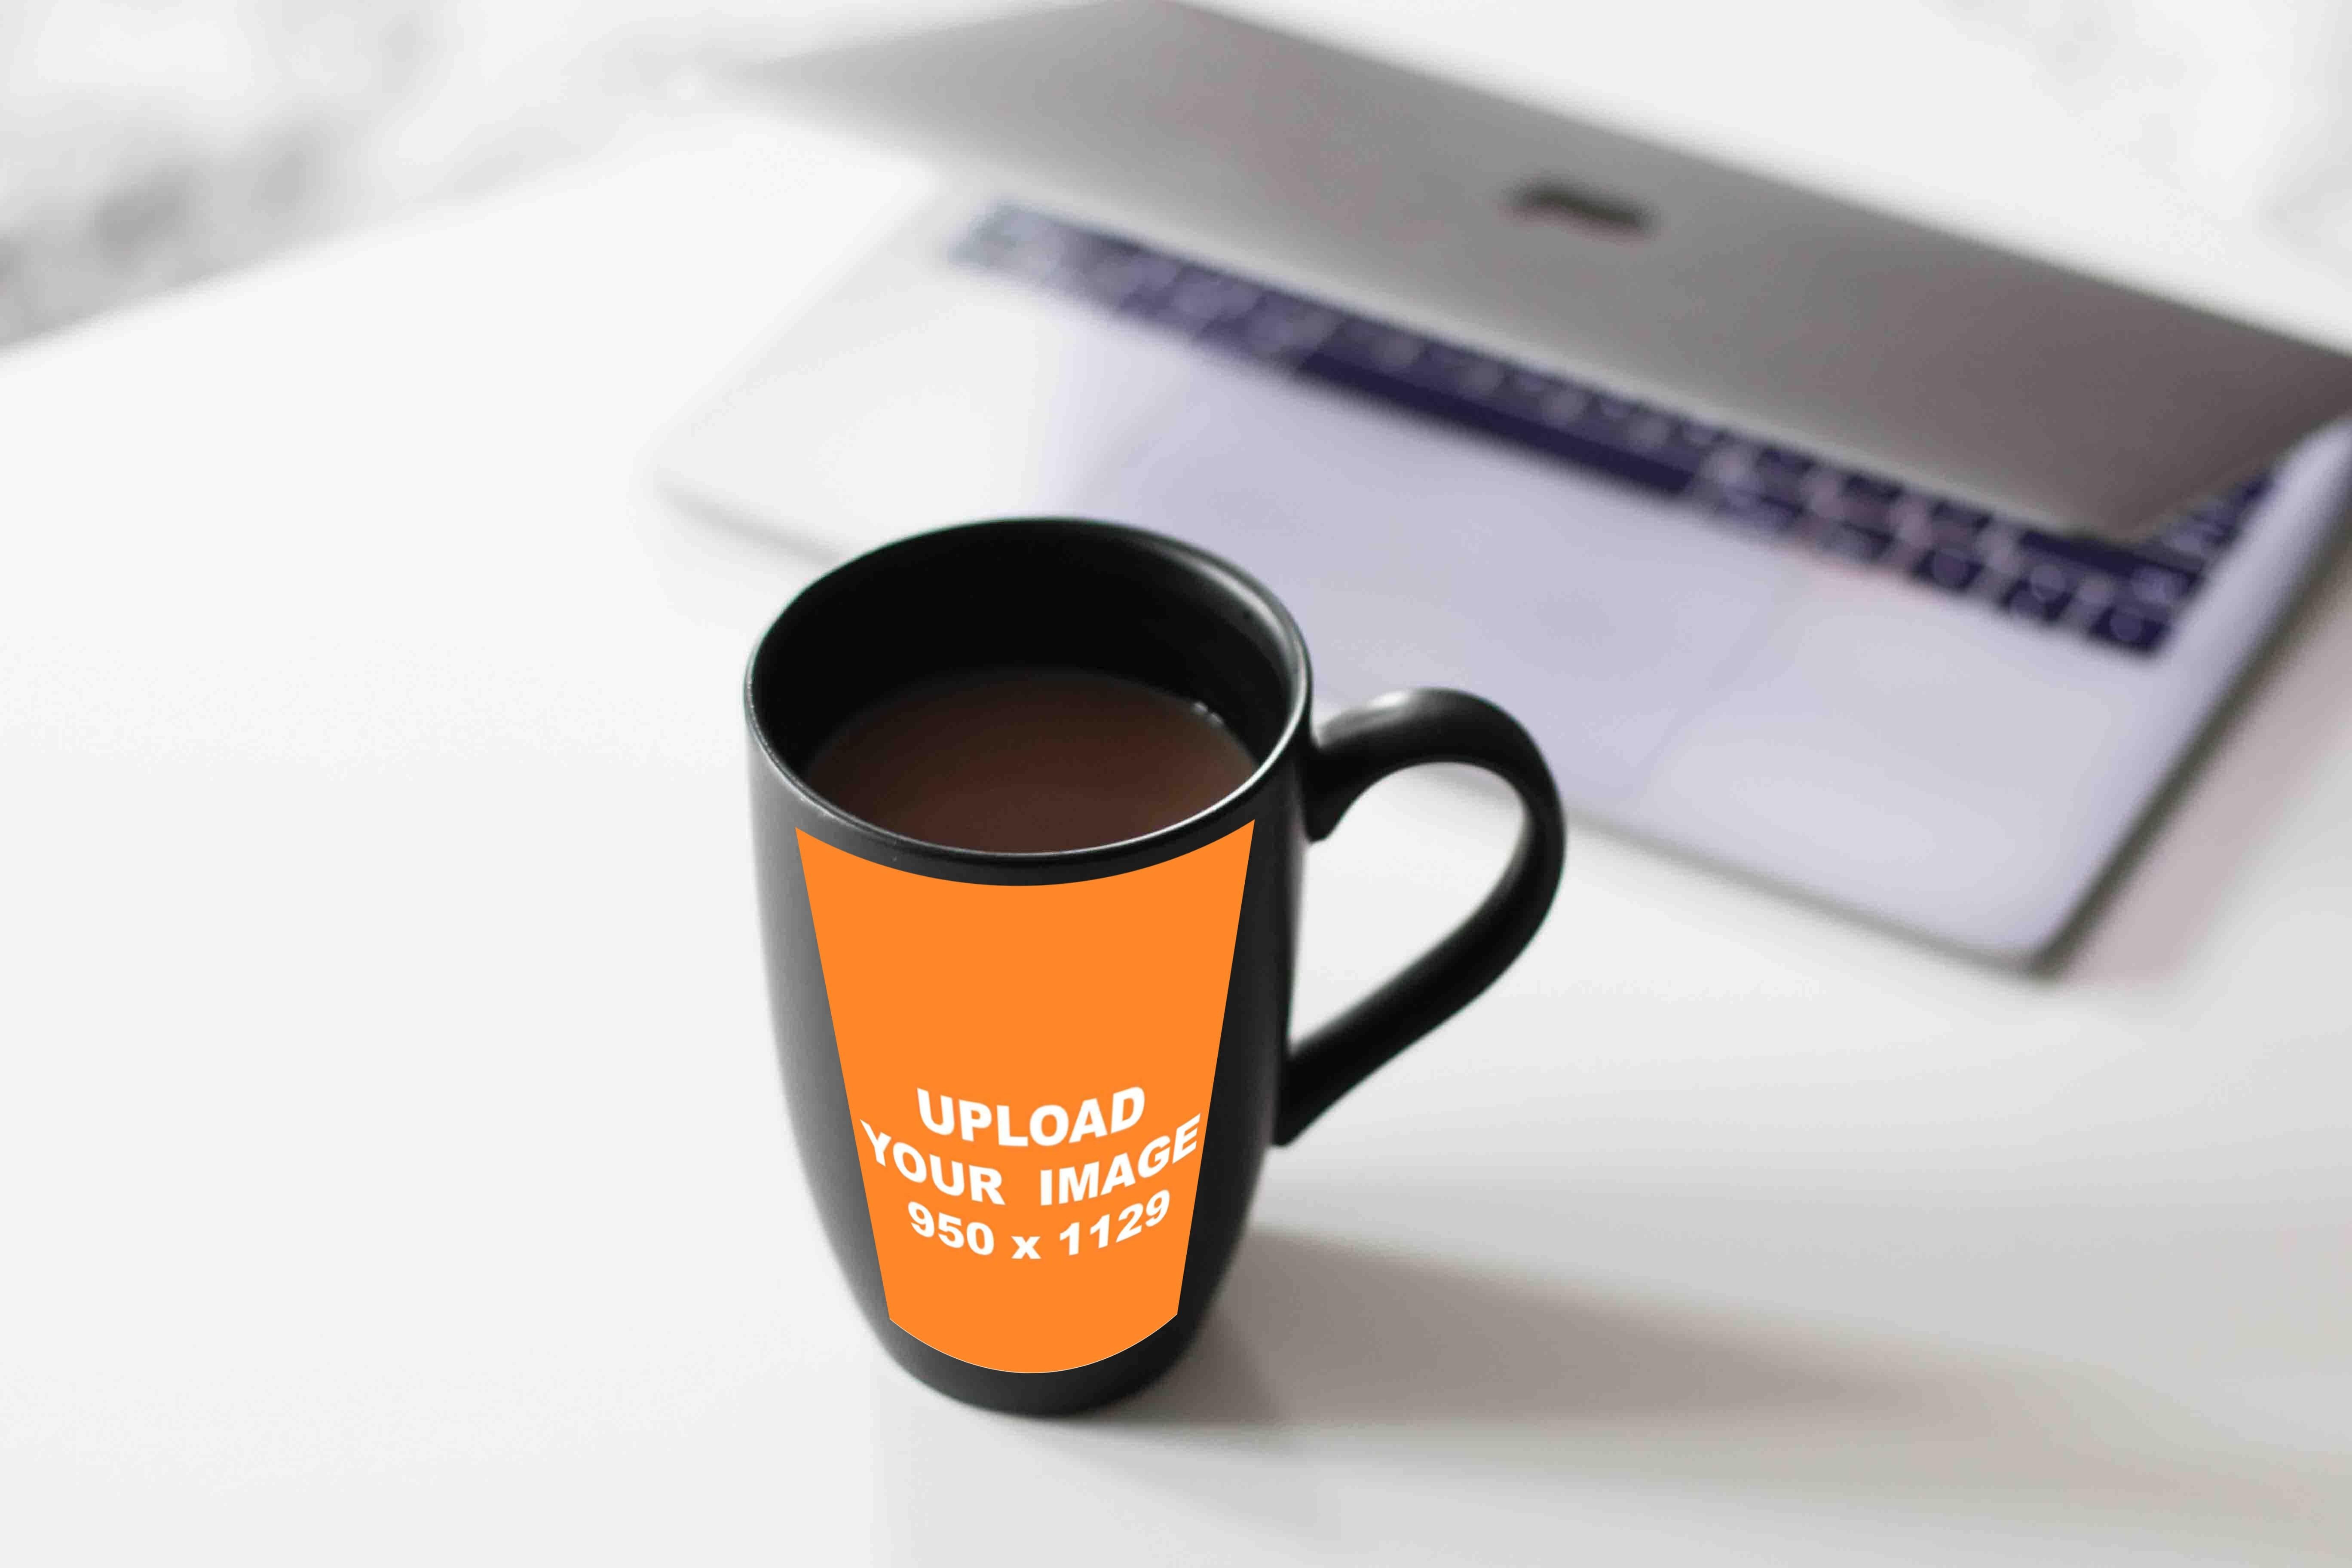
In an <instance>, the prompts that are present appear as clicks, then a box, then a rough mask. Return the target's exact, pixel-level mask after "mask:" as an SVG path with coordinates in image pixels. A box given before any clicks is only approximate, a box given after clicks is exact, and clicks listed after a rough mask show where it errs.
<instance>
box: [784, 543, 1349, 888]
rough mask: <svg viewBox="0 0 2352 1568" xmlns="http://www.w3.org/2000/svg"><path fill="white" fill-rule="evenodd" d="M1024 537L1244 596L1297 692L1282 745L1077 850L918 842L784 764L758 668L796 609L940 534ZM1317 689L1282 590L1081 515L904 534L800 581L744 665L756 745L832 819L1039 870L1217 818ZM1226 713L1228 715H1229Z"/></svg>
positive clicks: (1264, 775)
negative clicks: (1188, 800)
mask: <svg viewBox="0 0 2352 1568" xmlns="http://www.w3.org/2000/svg"><path fill="white" fill-rule="evenodd" d="M1024 534H1026V535H1030V536H1033V537H1034V536H1038V535H1044V536H1048V537H1050V536H1053V535H1057V534H1058V535H1064V536H1070V535H1082V536H1085V537H1087V538H1091V539H1095V540H1105V541H1108V542H1112V543H1114V544H1116V545H1118V546H1119V547H1121V548H1124V549H1127V550H1129V551H1132V552H1137V553H1139V554H1144V555H1151V556H1157V557H1159V558H1160V560H1162V561H1166V562H1172V563H1175V564H1176V565H1178V566H1180V567H1181V568H1182V569H1184V570H1186V571H1188V572H1190V573H1192V574H1193V576H1195V577H1196V578H1198V579H1200V580H1202V581H1203V582H1206V583H1207V584H1210V585H1211V586H1212V587H1213V589H1215V590H1216V591H1217V592H1218V593H1219V594H1221V595H1223V596H1224V597H1226V598H1228V599H1231V600H1234V601H1237V602H1238V603H1239V604H1240V605H1242V606H1243V608H1244V613H1245V614H1246V613H1249V612H1255V614H1257V615H1259V616H1263V617H1264V619H1265V621H1266V622H1267V623H1268V624H1269V625H1271V626H1272V627H1273V628H1274V630H1275V632H1276V636H1277V638H1278V641H1279V643H1280V645H1281V648H1282V656H1283V657H1282V661H1281V662H1282V665H1283V678H1284V679H1285V681H1286V683H1287V684H1288V686H1289V696H1288V702H1287V711H1286V712H1285V713H1284V715H1283V719H1282V726H1281V728H1280V730H1279V731H1277V732H1276V737H1275V740H1274V743H1273V744H1272V745H1270V746H1268V747H1267V748H1266V752H1265V756H1264V757H1262V758H1260V759H1258V763H1257V765H1256V766H1255V768H1253V769H1252V770H1251V771H1250V774H1249V776H1248V777H1247V778H1245V779H1244V780H1243V781H1242V782H1241V783H1240V784H1235V785H1234V787H1233V788H1232V789H1230V790H1228V791H1227V792H1225V793H1224V794H1223V795H1219V796H1218V797H1217V798H1216V799H1215V800H1213V801H1212V802H1211V803H1210V804H1208V805H1205V806H1202V808H1201V809H1200V810H1198V811H1196V812H1193V813H1192V814H1191V815H1189V816H1182V817H1179V818H1178V819H1177V820H1175V821H1173V822H1170V823H1164V824H1162V825H1161V826H1158V827H1155V828H1153V829H1151V830H1150V832H1149V833H1140V834H1138V835H1136V836H1135V837H1131V838H1120V839H1114V840H1112V841H1111V842H1109V843H1106V844H1088V845H1083V846H1080V847H1076V848H1070V849H973V848H969V847H964V846H962V845H956V844H940V843H935V842H934V841H932V840H930V839H928V838H917V837H913V836H911V835H908V834H904V833H899V832H897V831H895V830H893V829H891V828H887V827H884V826H881V825H880V824H879V823H875V822H868V821H867V820H866V818H864V817H862V816H857V815H856V814H855V813H853V812H850V811H848V810H846V809H845V808H844V807H842V806H840V805H835V803H834V802H833V801H832V800H830V799H829V798H827V797H826V796H825V795H824V794H823V793H822V792H820V791H819V790H818V789H817V788H816V787H815V786H814V785H813V784H810V783H809V782H808V781H807V780H806V779H804V778H803V777H802V776H801V775H800V773H797V772H796V771H794V770H793V767H792V765H791V764H790V763H786V762H785V761H784V758H783V754H782V752H781V751H780V750H779V749H778V747H777V745H776V743H775V742H774V740H773V739H772V737H771V736H770V734H769V732H768V726H767V723H766V721H765V717H764V716H763V715H762V714H761V710H760V700H759V691H758V679H759V673H760V666H761V660H762V659H763V658H766V656H767V653H768V649H769V647H771V646H772V644H773V643H774V642H775V641H776V639H777V637H779V636H780V635H782V634H783V633H784V632H785V631H786V630H787V628H788V625H789V623H791V622H792V621H793V618H794V615H795V612H798V611H800V610H801V609H802V607H803V605H805V604H806V603H807V602H808V600H809V597H810V595H814V594H815V593H817V592H818V591H819V590H820V589H823V588H824V587H825V586H826V585H827V584H834V585H835V587H836V589H838V588H840V587H844V586H847V585H850V584H851V583H852V582H853V581H854V579H855V578H856V577H858V576H863V575H868V574H874V573H877V572H882V571H886V570H887V569H889V567H890V565H891V561H890V557H892V556H894V555H897V554H898V553H900V552H905V551H908V550H913V549H916V548H918V547H921V546H926V545H935V544H937V543H938V542H940V541H942V540H946V539H950V538H953V537H955V536H958V535H965V536H970V535H992V536H995V537H997V538H1002V539H1011V538H1014V537H1018V536H1021V535H1024ZM1313 688H1314V671H1313V666H1312V664H1311V663H1310V661H1309V659H1308V656H1307V639H1306V637H1304V636H1303V635H1302V634H1301V633H1300V632H1299V629H1298V623H1297V621H1296V620H1294V619H1292V618H1291V615H1290V611H1289V609H1288V608H1287V607H1286V605H1284V604H1283V602H1282V601H1281V600H1280V599H1279V598H1277V597H1276V596H1275V594H1274V592H1273V590H1272V589H1270V588H1268V587H1267V586H1266V585H1265V584H1263V583H1261V582H1259V581H1258V580H1257V579H1256V578H1255V577H1254V576H1252V575H1251V574H1249V573H1247V572H1245V571H1244V570H1243V569H1242V568H1241V567H1239V566H1236V565H1234V563H1232V562H1230V561H1228V560H1226V559H1225V558H1224V557H1223V556H1222V555H1219V554H1216V553H1215V552H1213V551H1208V550H1203V549H1202V548H1201V547H1200V546H1199V545H1196V544H1191V543H1188V542H1185V541H1183V540H1181V539H1175V538H1171V536H1169V535H1167V534H1164V533H1157V532H1154V531H1151V530H1150V529H1147V528H1138V527H1135V526H1134V525H1132V524H1130V523H1123V522H1104V521H1098V520H1096V519H1093V518H1081V517H1058V516H1047V517H1001V518H987V519H983V520H981V521H973V522H960V523H950V524H947V525H945V526H943V527H940V528H932V529H926V530H924V531H921V532H919V533H911V534H908V535H906V536H905V537H903V538H899V539H894V540H891V541H889V542H887V543H884V544H879V545H877V546H875V547H874V548H873V549H871V550H867V551H865V552H861V553H859V554H857V555H854V556H852V557H850V558H849V559H848V560H846V561H844V562H842V563H839V564H838V565H836V566H834V567H832V568H831V569H830V570H828V571H826V572H824V573H823V574H820V575H818V576H817V577H815V578H813V579H812V580H810V581H809V582H807V583H805V584H802V586H801V587H800V589H799V591H798V592H796V593H794V594H793V596H792V598H791V599H789V600H788V601H786V602H785V604H784V606H783V608H782V609H781V610H779V611H778V612H777V613H776V616H775V618H774V619H772V621H770V622H769V623H768V626H767V629H766V630H765V631H763V632H761V634H760V638H759V640H758V641H757V642H756V643H754V644H753V645H752V647H751V658H750V659H749V660H748V661H746V663H745V665H744V669H743V715H744V718H745V720H746V721H747V728H748V729H749V730H750V731H751V742H752V744H753V745H754V746H755V747H756V748H757V749H758V751H759V753H760V755H761V757H762V758H764V759H765V761H766V762H767V764H768V766H769V767H771V768H772V769H773V770H774V771H775V773H776V774H777V775H778V776H779V777H780V778H782V780H783V782H784V783H785V784H787V785H788V786H789V787H791V789H792V790H793V792H794V793H795V794H797V795H800V796H801V797H802V798H803V800H805V801H806V802H808V803H809V804H810V805H812V806H814V808H815V809H816V810H817V812H818V813H819V814H820V815H821V816H823V817H824V818H825V819H826V820H827V821H829V822H831V823H833V824H835V825H836V826H841V827H845V828H847V829H850V830H852V831H853V832H856V833H859V834H865V835H869V836H871V837H876V838H878V839H880V840H882V842H883V843H884V844H886V845H887V846H888V847H891V848H893V849H896V850H898V851H900V852H902V853H905V854H908V855H915V856H922V857H926V858H934V859H938V858H944V859H948V860H951V861H955V862H959V863H962V864H969V865H975V866H1026V867H1035V866H1051V865H1055V864H1056V863H1066V864H1082V863H1085V862H1088V861H1093V860H1098V859H1108V858H1124V857H1128V856H1131V855H1134V854H1136V853H1137V852H1138V851H1140V850H1147V849H1150V848H1152V847H1156V846H1158V845H1160V844H1162V843H1165V842H1173V841H1175V840H1177V839H1181V838H1182V837H1186V836H1187V835H1190V834H1192V833H1194V832H1196V831H1198V830H1199V829H1200V828H1201V827H1202V826H1203V825H1204V824H1206V823H1208V822H1209V821H1210V820H1211V819H1213V818H1214V817H1216V816H1218V815H1219V814H1221V813H1223V812H1224V811H1226V810H1228V809H1230V808H1231V807H1232V806H1233V805H1234V804H1235V803H1236V802H1238V801H1240V800H1242V799H1243V798H1244V797H1245V796H1247V795H1251V794H1253V793H1254V792H1255V791H1256V790H1257V789H1258V788H1259V786H1260V785H1262V784H1264V783H1265V781H1266V779H1268V778H1269V777H1270V776H1272V774H1273V773H1275V771H1276V769H1277V768H1279V767H1280V766H1281V765H1282V764H1283V763H1284V761H1285V760H1286V758H1287V757H1288V756H1289V754H1290V750H1291V747H1292V746H1293V744H1294V743H1296V742H1297V738H1298V735H1299V732H1300V731H1302V730H1304V729H1305V728H1306V724H1307V709H1308V706H1309V704H1310V703H1311V701H1312V693H1313ZM1220 717H1221V718H1222V715H1221V716H1220Z"/></svg>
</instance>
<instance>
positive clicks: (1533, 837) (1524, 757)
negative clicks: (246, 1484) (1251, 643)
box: [1274, 689, 1568, 1143]
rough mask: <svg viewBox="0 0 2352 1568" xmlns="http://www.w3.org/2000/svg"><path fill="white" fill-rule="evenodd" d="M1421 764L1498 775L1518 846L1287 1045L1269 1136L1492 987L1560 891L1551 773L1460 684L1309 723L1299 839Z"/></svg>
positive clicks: (1322, 830) (1399, 694)
mask: <svg viewBox="0 0 2352 1568" xmlns="http://www.w3.org/2000/svg"><path fill="white" fill-rule="evenodd" d="M1423 763H1470V764H1472V765H1473V766H1475V767H1481V768H1485V769H1486V771H1487V772H1488V773H1494V774H1495V775H1496V776H1497V777H1499V778H1500V779H1502V781H1503V782H1504V783H1506V784H1509V785H1510V786H1511V788H1512V789H1513V790H1515V791H1517V794H1518V797H1519V804H1520V805H1521V806H1522V807H1523V808H1524V810H1525V813H1526V815H1525V818H1524V820H1523V821H1522V823H1521V825H1520V827H1519V841H1518V845H1517V847H1516V848H1514V849H1513V850H1512V851H1511V863H1510V865H1509V866H1507V868H1505V869H1504V871H1503V876H1502V879H1501V880H1500V881H1498V882H1496V884H1495V887H1494V890H1493V891H1492V892H1489V893H1488V894H1487V895H1486V900H1485V901H1484V902H1482V903H1480V904H1479V906H1478V907H1477V909H1476V910H1473V911H1472V912H1471V915H1470V918H1469V919H1467V920H1465V921H1463V922H1462V923H1461V924H1460V925H1458V926H1456V927H1454V930H1453V931H1449V932H1448V933H1447V934H1446V936H1445V938H1444V940H1443V941H1441V942H1438V944H1437V945H1436V946H1435V947H1433V948H1431V949H1430V950H1429V951H1428V952H1424V953H1423V954H1422V955H1421V956H1420V957H1419V958H1417V959H1415V960H1413V962H1412V963H1411V964H1409V965H1407V966H1406V967H1405V969H1404V970H1403V971H1402V972H1401V973H1399V974H1398V975H1397V976H1396V977H1395V978H1394V979H1392V980H1391V981H1389V982H1388V983H1387V984H1384V985H1382V986H1381V988H1380V989H1379V990H1377V991H1375V992H1373V993H1372V994H1370V995H1369V996H1367V997H1365V998H1364V999H1363V1000H1362V1001H1360V1002H1359V1003H1357V1004H1356V1005H1354V1006H1352V1007H1350V1008H1349V1009H1348V1010H1347V1011H1346V1012H1344V1013H1342V1014H1340V1015H1339V1016H1338V1017H1336V1018H1334V1019H1332V1020H1331V1021H1330V1022H1329V1023H1328V1024H1326V1025H1324V1026H1322V1027H1321V1028H1319V1029H1318V1030H1316V1031H1315V1032H1314V1033H1313V1034H1311V1035H1309V1036H1307V1038H1305V1039H1303V1040H1301V1041H1299V1042H1298V1043H1297V1045H1296V1046H1295V1047H1292V1049H1291V1052H1290V1055H1289V1058H1288V1059H1287V1061H1286V1063H1285V1065H1284V1068H1283V1074H1282V1092H1281V1096H1280V1098H1279V1100H1277V1101H1276V1107H1275V1116H1274V1141H1275V1142H1276V1143H1287V1142H1290V1141H1291V1140H1292V1139H1294V1138H1296V1137H1297V1136H1298V1135H1299V1134H1300V1133H1301V1132H1303V1131H1306V1130H1307V1124H1308V1123H1309V1122H1311V1121H1314V1120H1315V1119H1316V1118H1317V1117H1318V1116H1320V1115H1322V1114H1323V1113H1324V1112H1325V1111H1326V1110H1329V1109H1330V1108H1331V1106H1332V1104H1333V1103H1334V1102H1335V1101H1337V1100H1339V1097H1340V1096H1341V1095H1343V1094H1345V1093H1347V1092H1348V1091H1349V1089H1353V1088H1355V1087H1356V1086H1357V1085H1358V1084H1360V1083H1361V1082H1363V1081H1364V1079H1367V1078H1369V1077H1370V1076H1371V1074H1372V1072H1373V1071H1374V1069H1376V1068H1379V1067H1380V1066H1381V1064H1382V1063H1384V1062H1386V1061H1388V1060H1389V1058H1391V1057H1393V1056H1395V1055H1396V1054H1397V1053H1398V1052H1399V1051H1402V1050H1403V1049H1404V1048H1405V1047H1407V1046H1409V1045H1411V1044H1412V1043H1413V1042H1414V1041H1415V1040H1417V1039H1419V1038H1421V1037H1422V1036H1423V1035H1425V1034H1427V1033H1429V1031H1430V1030H1432V1029H1433V1028H1435V1027H1437V1026H1438V1025H1440V1024H1442V1023H1444V1022H1445V1020H1446V1019H1448V1018H1450V1017H1452V1016H1454V1014H1456V1013H1458V1012H1460V1011H1461V1010H1462V1009H1463V1008H1464V1007H1465V1006H1466V1005H1468V1004H1469V1003H1470V1001H1471V999H1472V998H1473V997H1475V996H1476V995H1477V994H1478V993H1480V992H1481V991H1484V990H1486V987H1487V986H1489V985H1491V984H1494V983H1495V980H1496V976H1498V975H1500V974H1501V973H1503V971H1504V970H1506V969H1507V968H1509V967H1510V965H1511V961H1512V960H1513V959H1515V958H1517V957H1518V955H1519V953H1520V952H1521V951H1522V950H1523V949H1524V948H1526V946H1527V945H1528V942H1531V941H1533V940H1534V938H1535V934H1536V929H1537V928H1538V926H1540V925H1542V924H1543V919H1544V914H1545V912H1546V911H1547V910H1549V909H1550V908H1551V900H1552V895H1553V894H1554V893H1555V892H1557V891H1558V890H1559V873H1560V867H1561V864H1562V862H1563V860H1564V859H1565V858H1566V857H1567V853H1568V823H1567V820H1566V818H1565V817H1564V816H1562V815H1561V812H1560V807H1559V790H1558V789H1557V788H1556V787H1555V786H1554V785H1553V784H1552V781H1551V770H1550V769H1549V768H1547V767H1545V766H1544V760H1543V753H1542V752H1539V751H1538V750H1537V749H1536V743H1535V741H1534V739H1533V738H1532V737H1531V736H1529V735H1528V732H1527V731H1525V730H1524V729H1522V728H1520V726H1519V721H1517V720H1516V719H1514V718H1512V717H1511V716H1510V715H1509V714H1507V713H1506V712H1504V711H1503V710H1501V709H1499V708H1497V707H1496V706H1495V705H1494V704H1493V703H1491V702H1489V701H1487V700H1485V699H1484V698H1479V697H1473V696H1471V695H1470V694H1469V693H1467V692H1464V691H1444V690H1436V689H1422V690H1417V691H1396V692H1391V693H1390V694H1389V695H1388V696H1386V697H1381V698H1376V699H1374V700H1372V701H1370V702H1367V703H1365V704H1364V705H1363V706H1362V707H1360V708H1351V709H1349V710H1348V711H1347V712H1345V713H1342V714H1340V715H1339V717H1338V718H1336V719H1334V720H1332V721H1330V722H1329V723H1328V724H1326V725H1324V726H1323V727H1322V728H1321V729H1320V730H1318V731H1316V732H1315V735H1314V738H1313V742H1312V744H1311V745H1310V746H1309V747H1308V749H1307V758H1306V763H1305V767H1304V769H1303V771H1302V784H1303V786H1304V794H1305V795H1306V816H1307V837H1308V838H1309V839H1322V838H1328V837H1330V834H1331V830H1332V829H1333V828H1335V827H1337V826H1339V818H1340V817H1341V816H1343V815H1345V814H1346V812H1347V809H1348V808H1349V806H1350V805H1354V804H1355V803H1356V797H1357V796H1359V795H1362V794H1363V793H1364V792H1365V791H1366V790H1368V789H1370V788H1371V786H1372V785H1374V784H1378V783H1379V782H1380V781H1381V780H1382V779H1384V778H1386V777H1388V776H1389V774H1391V773H1397V772H1399V771H1401V770H1402V769H1405V768H1411V767H1418V766H1420V765H1421V764H1423Z"/></svg>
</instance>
